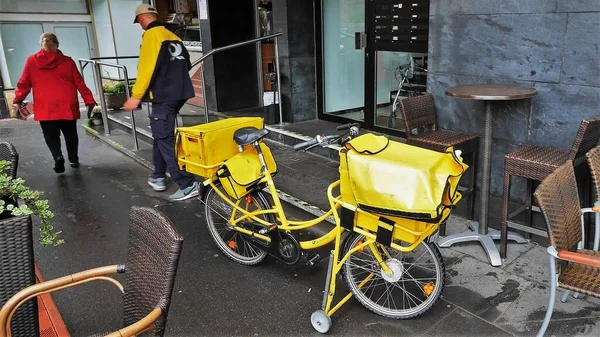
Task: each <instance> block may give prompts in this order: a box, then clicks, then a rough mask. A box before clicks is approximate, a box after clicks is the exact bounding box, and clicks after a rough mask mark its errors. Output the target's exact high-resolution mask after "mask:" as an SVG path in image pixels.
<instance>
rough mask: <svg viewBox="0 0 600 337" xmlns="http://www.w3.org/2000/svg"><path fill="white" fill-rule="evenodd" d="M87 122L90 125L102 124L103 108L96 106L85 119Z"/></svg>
mask: <svg viewBox="0 0 600 337" xmlns="http://www.w3.org/2000/svg"><path fill="white" fill-rule="evenodd" d="M85 124H86V125H87V126H90V127H92V126H96V125H102V110H101V109H100V107H94V110H92V113H91V114H90V116H89V117H88V118H86V119H85Z"/></svg>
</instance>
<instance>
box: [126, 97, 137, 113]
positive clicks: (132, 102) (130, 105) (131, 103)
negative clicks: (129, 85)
mask: <svg viewBox="0 0 600 337" xmlns="http://www.w3.org/2000/svg"><path fill="white" fill-rule="evenodd" d="M141 102H142V100H140V99H137V98H133V97H131V98H129V99H128V100H127V102H125V104H123V110H125V111H133V110H135V109H137V108H138V106H139V105H140V103H141Z"/></svg>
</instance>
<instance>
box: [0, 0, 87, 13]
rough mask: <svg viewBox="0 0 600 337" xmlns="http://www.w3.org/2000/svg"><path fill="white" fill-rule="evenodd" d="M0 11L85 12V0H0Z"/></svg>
mask: <svg viewBox="0 0 600 337" xmlns="http://www.w3.org/2000/svg"><path fill="white" fill-rule="evenodd" d="M0 12H13V13H62V14H87V13H88V8H87V5H86V0H43V1H42V0H0Z"/></svg>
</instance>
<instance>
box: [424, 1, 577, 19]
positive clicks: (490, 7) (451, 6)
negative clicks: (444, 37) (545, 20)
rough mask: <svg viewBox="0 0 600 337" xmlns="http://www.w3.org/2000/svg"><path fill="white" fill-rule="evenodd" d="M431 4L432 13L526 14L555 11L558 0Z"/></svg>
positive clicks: (435, 2) (442, 2)
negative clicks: (500, 3) (499, 3)
mask: <svg viewBox="0 0 600 337" xmlns="http://www.w3.org/2000/svg"><path fill="white" fill-rule="evenodd" d="M567 1H570V0H567ZM430 6H431V7H430V10H429V13H430V14H431V15H457V14H508V13H510V14H516V13H520V14H525V13H549V12H554V10H555V9H556V1H555V0H546V1H539V0H504V1H502V5H501V6H499V5H498V2H497V1H496V0H432V1H431V2H430Z"/></svg>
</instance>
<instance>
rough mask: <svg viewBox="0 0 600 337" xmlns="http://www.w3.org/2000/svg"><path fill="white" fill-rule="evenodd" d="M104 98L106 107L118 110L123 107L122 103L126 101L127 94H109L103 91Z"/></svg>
mask: <svg viewBox="0 0 600 337" xmlns="http://www.w3.org/2000/svg"><path fill="white" fill-rule="evenodd" d="M104 100H105V102H106V108H107V109H113V110H119V109H121V107H123V104H125V102H126V101H127V95H125V94H111V93H106V92H105V93H104Z"/></svg>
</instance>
